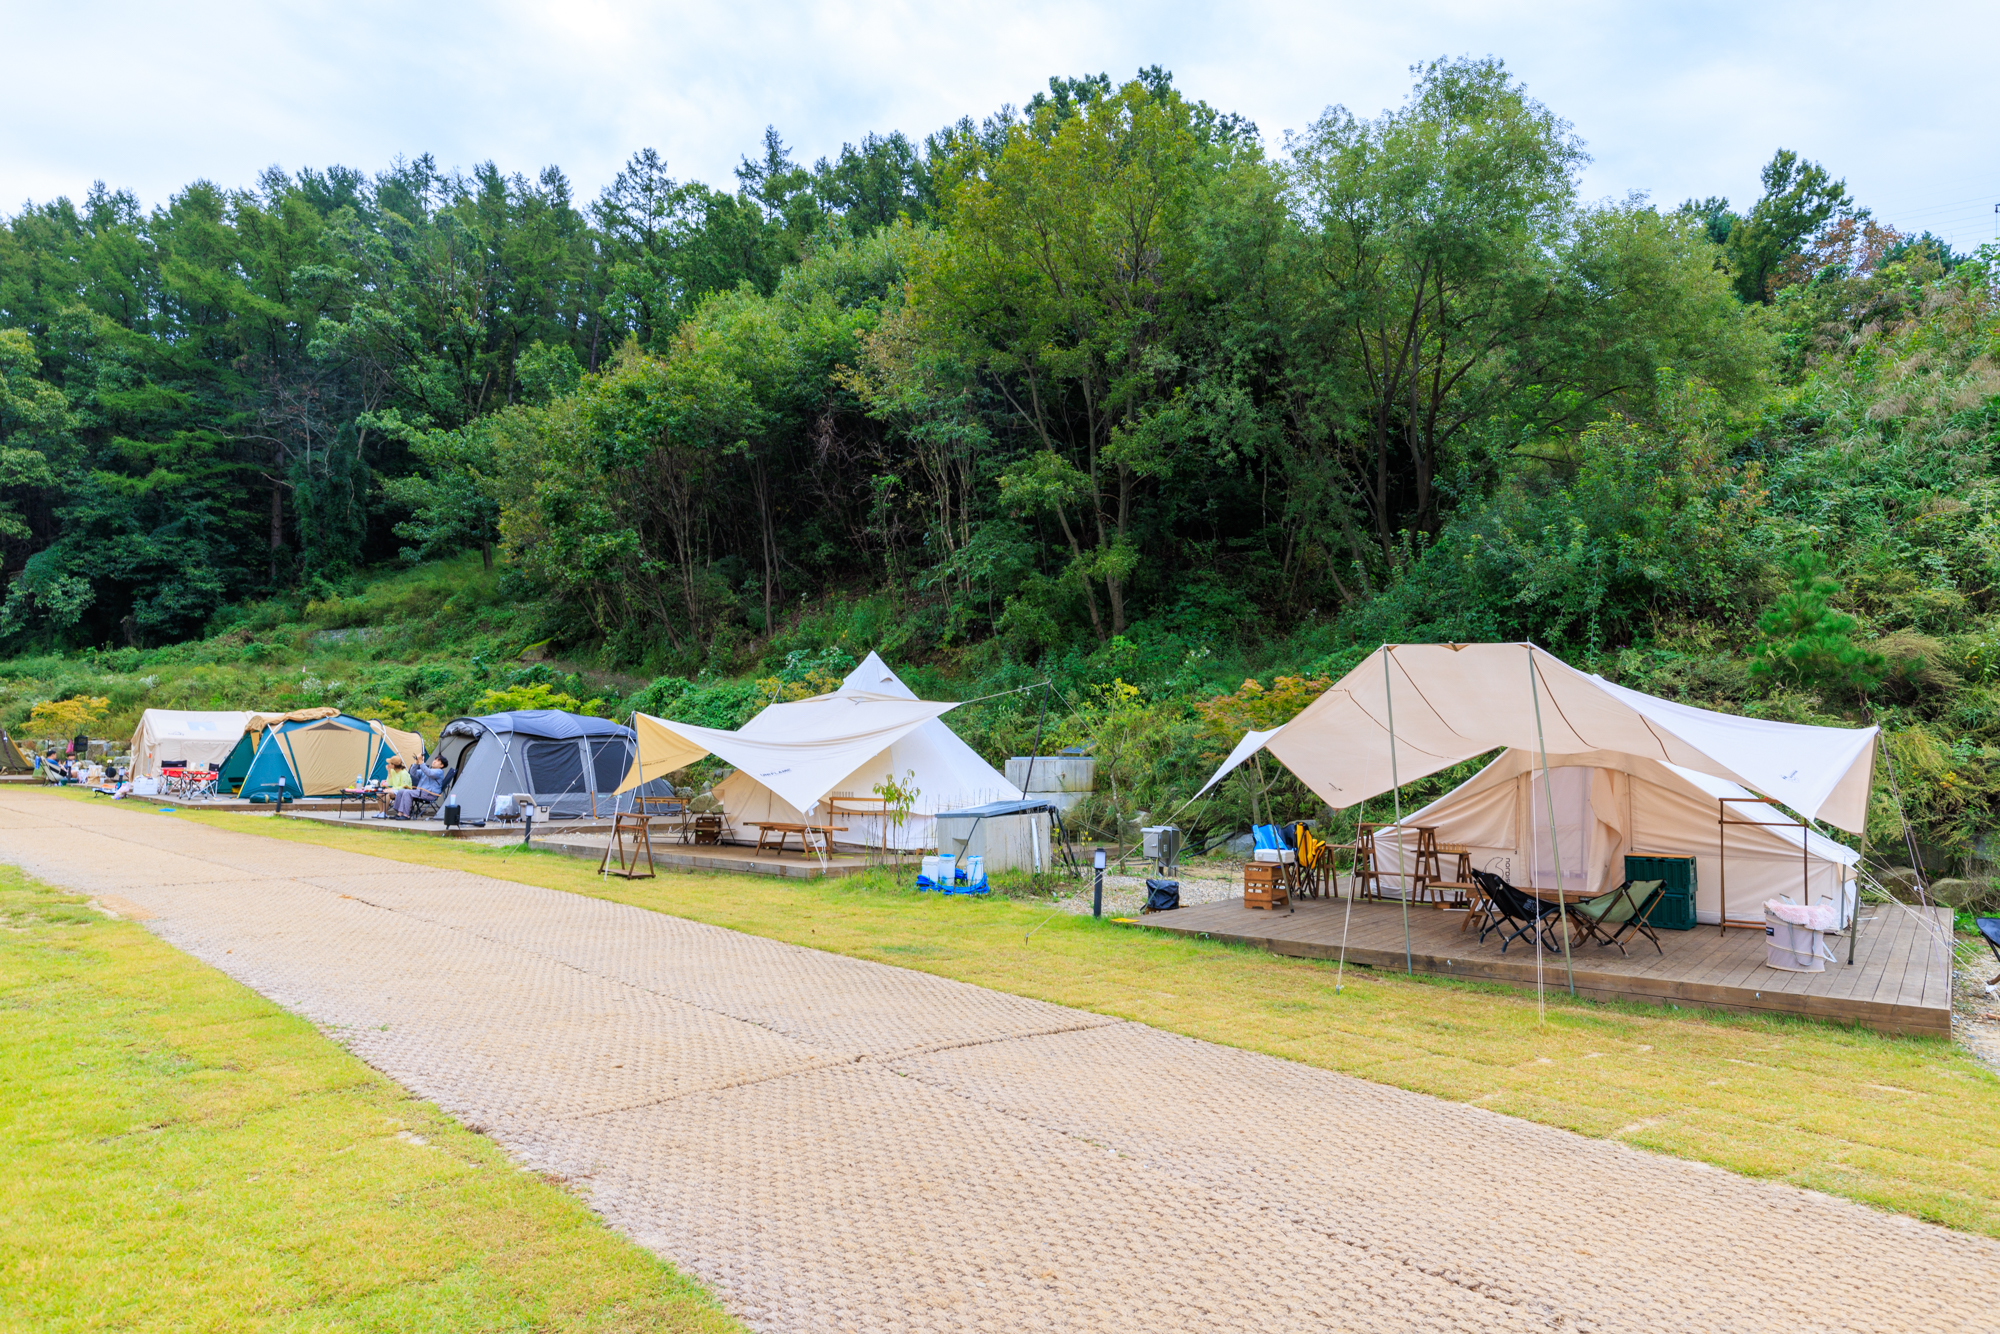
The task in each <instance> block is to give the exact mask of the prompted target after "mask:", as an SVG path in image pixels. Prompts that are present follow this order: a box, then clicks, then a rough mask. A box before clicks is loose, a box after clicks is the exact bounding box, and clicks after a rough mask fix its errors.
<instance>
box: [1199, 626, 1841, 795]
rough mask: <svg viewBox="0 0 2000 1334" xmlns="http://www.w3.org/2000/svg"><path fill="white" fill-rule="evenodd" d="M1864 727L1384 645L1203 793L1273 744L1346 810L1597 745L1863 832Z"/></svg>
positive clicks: (1257, 740)
mask: <svg viewBox="0 0 2000 1334" xmlns="http://www.w3.org/2000/svg"><path fill="white" fill-rule="evenodd" d="M1876 731H1877V729H1876V728H1873V727H1856V728H1847V727H1806V726H1803V725H1800V724H1798V723H1778V722H1767V721H1765V720H1763V719H1760V718H1739V717H1736V716H1734V715H1732V714H1726V713H1715V712H1712V711H1711V710H1708V709H1697V708H1694V707H1692V706H1690V705H1686V704H1675V703H1673V702H1671V701H1669V700H1663V699H1655V698H1653V697H1652V696H1651V695H1645V694H1641V693H1640V692H1639V691H1636V690H1629V689H1627V688H1625V687H1624V686H1619V685H1614V684H1612V683H1611V682H1609V681H1607V680H1605V679H1604V678H1603V677H1601V676H1593V675H1590V674H1588V673H1585V672H1580V671H1577V670H1576V669H1575V668H1574V667H1571V666H1569V665H1568V664H1567V663H1565V662H1563V661H1562V660H1561V659H1559V658H1557V657H1556V656H1555V655H1553V654H1551V653H1549V652H1548V651H1547V650H1544V649H1538V648H1536V647H1535V646H1534V645H1532V644H1388V645H1384V646H1383V647H1382V648H1380V649H1377V650H1376V651H1375V652H1373V653H1371V654H1369V655H1368V657H1367V658H1366V659H1364V660H1363V661H1362V663H1361V665H1360V666H1358V667H1356V668H1355V669H1354V670H1353V671H1351V672H1349V673H1348V674H1347V675H1346V676H1343V677H1342V678H1341V679H1340V680H1339V681H1337V682H1335V683H1334V684H1333V685H1332V686H1331V687H1329V688H1328V689H1327V691H1326V693H1325V694H1323V695H1321V696H1320V697H1319V698H1318V699H1316V700H1314V701H1313V702H1312V703H1311V704H1309V705H1307V706H1306V707H1305V709H1304V710H1302V711H1301V712H1300V713H1299V716H1298V717H1296V718H1294V719H1292V721H1291V722H1289V723H1286V724H1285V725H1284V726H1283V727H1278V728H1273V729H1271V730H1270V731H1268V732H1251V733H1249V734H1248V735H1246V736H1245V737H1244V738H1243V740H1242V741H1241V742H1239V743H1238V744H1237V746H1236V749H1235V750H1234V751H1232V752H1231V753H1230V755H1229V758H1228V759H1227V760H1225V761H1224V762H1223V764H1222V767H1221V768H1219V769H1218V770H1216V772H1215V775H1214V777H1212V778H1210V779H1209V780H1208V783H1207V784H1205V785H1204V787H1203V791H1206V790H1207V789H1208V788H1209V787H1212V786H1214V784H1215V783H1216V782H1217V781H1218V780H1220V779H1221V777H1222V776H1223V775H1224V774H1225V773H1227V772H1228V771H1229V770H1230V769H1233V768H1234V767H1236V765H1238V764H1240V763H1242V762H1243V761H1244V760H1245V759H1248V758H1249V757H1250V755H1252V754H1253V753H1255V752H1256V751H1258V750H1268V751H1270V752H1271V754H1272V755H1274V756H1276V757H1277V758H1278V760H1279V761H1281V762H1282V763H1283V764H1284V766H1285V767H1286V768H1287V769H1290V770H1291V771H1292V772H1293V773H1294V774H1296V775H1298V777H1299V778H1300V779H1301V780H1302V781H1303V782H1304V783H1305V784H1306V786H1307V787H1310V788H1311V789H1312V790H1313V791H1314V792H1315V793H1317V794H1318V795H1319V796H1320V798H1321V799H1322V800H1324V801H1325V802H1326V803H1327V804H1328V805H1329V806H1332V807H1334V808H1336V809H1345V808H1347V807H1349V806H1353V805H1356V804H1358V803H1360V802H1363V801H1366V800H1368V799H1369V798H1370V797H1376V796H1380V795H1382V794H1383V793H1385V792H1388V791H1390V790H1391V789H1392V788H1395V787H1396V786H1398V785H1400V784H1406V783H1409V782H1411V781H1413V780H1415V779H1418V778H1422V777H1424V776H1425V775H1427V774H1433V773H1436V772H1438V771H1439V770H1440V769H1448V768H1450V767H1451V766H1452V765H1454V764H1459V763H1462V762H1464V761H1466V760H1469V759H1474V758H1476V757H1478V756H1480V755H1484V754H1487V753H1488V752H1490V751H1495V750H1520V751H1526V752H1529V753H1531V754H1534V755H1537V756H1540V755H1547V756H1549V758H1550V763H1551V764H1553V763H1554V761H1555V757H1556V756H1559V755H1588V754H1593V753H1598V752H1605V753H1611V754H1617V755H1631V756H1637V757H1639V758H1642V759H1649V760H1655V761H1658V762H1659V763H1661V764H1670V765H1676V766H1678V767H1680V768H1683V769H1687V770H1691V771H1693V772H1695V773H1701V774H1706V775H1708V776H1709V777H1711V778H1720V779H1724V780H1726V781H1729V782H1732V783H1737V784H1740V785H1741V786H1743V787H1746V788H1749V789H1750V790H1751V791H1753V792H1756V793H1760V794H1762V795H1763V796H1766V797H1770V798H1772V799H1774V800H1776V801H1780V802H1783V803H1784V804H1785V805H1786V806H1787V807H1789V808H1790V809H1792V810H1793V811H1795V812H1797V813H1798V814H1799V815H1802V816H1804V817H1805V818H1806V819H1808V820H1824V821H1825V822H1827V823H1828V824H1831V825H1833V826H1835V827H1836V828H1840V829H1845V830H1848V831H1849V832H1852V833H1859V832H1860V831H1861V827H1862V821H1863V818H1864V817H1865V816H1866V814H1867V808H1868V787H1869V783H1870V781H1871V779H1872V777H1873V773H1874V755H1875V734H1876Z"/></svg>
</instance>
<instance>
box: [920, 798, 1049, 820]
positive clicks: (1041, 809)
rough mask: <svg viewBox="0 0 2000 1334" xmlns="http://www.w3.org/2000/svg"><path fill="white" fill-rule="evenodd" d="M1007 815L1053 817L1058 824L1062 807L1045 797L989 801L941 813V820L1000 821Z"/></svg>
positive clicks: (939, 813) (939, 814)
mask: <svg viewBox="0 0 2000 1334" xmlns="http://www.w3.org/2000/svg"><path fill="white" fill-rule="evenodd" d="M1006 815H1053V816H1055V817H1056V822H1057V823H1058V824H1060V823H1061V822H1062V807H1060V806H1058V805H1056V804H1055V803H1054V802H1053V801H1049V800H1048V799H1046V798H1043V797H1024V798H1022V799H1021V800H1020V801H989V802H987V803H986V804H985V805H984V806H967V807H964V808H962V809H960V810H955V811H939V812H938V816H939V818H941V819H949V820H965V819H971V818H975V817H976V818H979V819H986V820H995V819H999V818H1000V817H1002V816H1006Z"/></svg>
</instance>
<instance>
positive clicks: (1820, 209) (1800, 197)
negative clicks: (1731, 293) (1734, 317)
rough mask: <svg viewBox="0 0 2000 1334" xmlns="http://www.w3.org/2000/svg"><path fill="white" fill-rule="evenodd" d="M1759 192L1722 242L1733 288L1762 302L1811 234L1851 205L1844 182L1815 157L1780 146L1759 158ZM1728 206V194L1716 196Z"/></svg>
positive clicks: (1750, 300)
mask: <svg viewBox="0 0 2000 1334" xmlns="http://www.w3.org/2000/svg"><path fill="white" fill-rule="evenodd" d="M1762 176H1763V182H1764V195H1763V198H1761V199H1759V200H1758V201H1757V202H1756V203H1755V204H1753V205H1751V208H1750V212H1749V213H1748V214H1747V215H1746V216H1745V217H1743V218H1742V219H1741V220H1739V221H1736V222H1734V223H1733V224H1732V225H1731V226H1730V227H1729V230H1728V235H1727V236H1726V238H1725V239H1724V240H1723V242H1722V246H1723V251H1724V253H1725V254H1726V255H1727V256H1728V259H1729V270H1730V273H1731V274H1732V275H1733V276H1734V278H1735V280H1736V294H1737V295H1738V296H1740V297H1741V298H1743V300H1745V301H1748V302H1753V303H1761V302H1765V301H1769V300H1770V299H1771V291H1772V284H1773V281H1774V280H1775V279H1776V278H1777V276H1778V274H1779V272H1780V271H1781V270H1782V269H1783V268H1784V267H1785V264H1786V262H1787V261H1789V260H1790V259H1792V258H1793V257H1794V256H1796V255H1797V254H1798V253H1799V252H1800V251H1801V250H1803V249H1804V248H1805V244H1806V242H1807V241H1808V240H1809V239H1810V238H1811V237H1812V236H1813V234H1814V233H1815V232H1817V231H1819V230H1820V228H1822V227H1824V226H1826V225H1827V224H1828V223H1830V222H1832V221H1834V220H1835V219H1837V218H1840V217H1843V216H1845V215H1846V214H1848V213H1849V212H1850V211H1851V210H1852V207H1853V206H1852V204H1851V202H1850V201H1849V199H1848V197H1847V183H1846V182H1845V181H1836V180H1834V179H1833V177H1832V175H1831V174H1830V173H1829V172H1828V171H1827V170H1826V168H1824V167H1822V166H1820V165H1819V164H1818V163H1817V162H1807V161H1805V160H1804V159H1803V158H1801V157H1800V156H1799V155H1798V154H1797V153H1794V152H1793V151H1792V150H1791V149H1789V148H1781V149H1779V150H1778V151H1777V153H1776V154H1775V155H1774V156H1773V157H1772V158H1771V160H1770V161H1769V162H1767V163H1765V164H1764V170H1763V173H1762ZM1720 202H1721V203H1722V205H1723V206H1724V207H1727V205H1728V202H1729V201H1727V200H1722V201H1720Z"/></svg>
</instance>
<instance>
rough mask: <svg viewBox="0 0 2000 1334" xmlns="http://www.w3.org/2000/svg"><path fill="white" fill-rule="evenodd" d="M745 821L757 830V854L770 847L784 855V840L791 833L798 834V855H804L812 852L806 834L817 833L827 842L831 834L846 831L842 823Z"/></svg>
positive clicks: (831, 837) (830, 839)
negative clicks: (774, 837) (775, 837)
mask: <svg viewBox="0 0 2000 1334" xmlns="http://www.w3.org/2000/svg"><path fill="white" fill-rule="evenodd" d="M745 823H746V824H748V825H749V826H750V827H751V828H752V829H755V830H756V831H757V852H758V853H759V854H761V853H762V852H763V851H764V849H765V848H771V849H773V850H774V851H775V852H776V853H777V854H778V855H779V856H780V857H782V856H784V855H785V840H786V839H787V838H789V837H790V836H791V835H793V834H797V835H798V836H799V855H800V856H801V857H804V856H809V855H810V854H811V853H812V849H811V848H810V847H808V846H807V845H806V835H807V834H819V835H821V836H822V837H824V838H825V839H826V840H827V841H828V842H831V841H832V839H833V835H835V834H844V833H846V832H847V826H846V825H844V824H787V823H784V822H781V821H775V820H764V821H757V820H748V821H745ZM774 834H775V835H776V836H777V841H776V842H775V843H774V842H772V841H771V836H772V835H774Z"/></svg>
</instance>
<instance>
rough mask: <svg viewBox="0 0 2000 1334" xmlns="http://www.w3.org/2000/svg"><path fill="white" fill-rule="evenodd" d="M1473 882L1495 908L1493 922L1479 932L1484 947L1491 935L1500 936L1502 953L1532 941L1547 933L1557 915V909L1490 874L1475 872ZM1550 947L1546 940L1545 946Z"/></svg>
mask: <svg viewBox="0 0 2000 1334" xmlns="http://www.w3.org/2000/svg"><path fill="white" fill-rule="evenodd" d="M1472 879H1473V882H1474V883H1475V884H1477V885H1478V886H1479V888H1480V889H1481V890H1483V891H1484V892H1485V894H1486V897H1487V899H1488V900H1489V901H1491V903H1492V904H1493V915H1492V919H1491V920H1490V921H1489V922H1487V924H1486V925H1485V926H1483V927H1481V928H1480V930H1479V941H1480V943H1481V944H1482V945H1483V944H1485V943H1486V937H1487V934H1488V933H1489V932H1497V933H1499V936H1500V952H1501V953H1502V954H1505V953H1506V952H1507V947H1508V946H1509V945H1511V944H1513V943H1514V942H1515V941H1517V940H1530V939H1532V938H1533V937H1534V934H1535V933H1536V932H1538V931H1545V930H1547V921H1548V919H1549V918H1550V917H1551V916H1553V915H1554V914H1555V911H1556V905H1555V904H1553V903H1543V902H1542V901H1541V900H1540V899H1538V898H1536V897H1535V896H1534V895H1532V894H1523V893H1522V892H1521V891H1520V890H1518V889H1516V888H1514V887H1513V886H1512V885H1510V884H1508V883H1507V882H1506V881H1505V880H1502V879H1501V878H1500V877H1499V876H1497V875H1495V874H1493V873H1492V872H1491V871H1474V872H1473V873H1472ZM1543 943H1544V944H1545V945H1546V944H1547V943H1548V942H1547V941H1546V940H1545V941H1544V942H1543Z"/></svg>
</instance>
